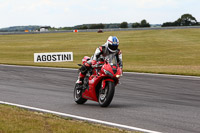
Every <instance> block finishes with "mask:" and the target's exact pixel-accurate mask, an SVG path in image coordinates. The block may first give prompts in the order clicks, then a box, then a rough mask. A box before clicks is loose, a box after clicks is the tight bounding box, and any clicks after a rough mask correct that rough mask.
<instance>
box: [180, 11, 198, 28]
mask: <svg viewBox="0 0 200 133" xmlns="http://www.w3.org/2000/svg"><path fill="white" fill-rule="evenodd" d="M180 21H181V25H183V26H191V25H196V24H197V20H196V18H195V17H193V16H192V15H191V14H183V15H182V16H181V18H180Z"/></svg>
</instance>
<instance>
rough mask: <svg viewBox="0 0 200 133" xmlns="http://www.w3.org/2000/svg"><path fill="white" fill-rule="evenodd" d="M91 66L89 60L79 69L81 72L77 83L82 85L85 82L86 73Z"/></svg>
mask: <svg viewBox="0 0 200 133" xmlns="http://www.w3.org/2000/svg"><path fill="white" fill-rule="evenodd" d="M90 67H91V63H90V62H89V61H88V62H86V63H85V64H83V65H82V67H81V68H80V69H79V70H80V73H79V77H78V80H77V83H79V84H80V85H82V84H83V81H84V78H85V75H86V73H87V71H88V70H89V68H90Z"/></svg>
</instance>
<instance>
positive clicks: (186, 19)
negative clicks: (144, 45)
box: [74, 14, 200, 29]
mask: <svg viewBox="0 0 200 133" xmlns="http://www.w3.org/2000/svg"><path fill="white" fill-rule="evenodd" d="M197 25H200V23H199V22H198V21H197V20H196V18H195V17H193V16H192V15H191V14H183V15H182V16H181V17H180V18H178V19H177V20H176V21H174V22H165V23H163V24H161V26H162V27H168V26H197ZM150 26H151V25H150V24H149V23H148V22H147V20H145V19H143V20H141V22H135V23H128V22H126V21H124V22H122V23H115V24H102V23H100V24H85V25H79V26H75V27H74V28H76V29H104V28H105V29H108V28H142V27H150Z"/></svg>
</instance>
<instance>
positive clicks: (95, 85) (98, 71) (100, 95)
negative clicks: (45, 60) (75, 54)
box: [74, 56, 122, 107]
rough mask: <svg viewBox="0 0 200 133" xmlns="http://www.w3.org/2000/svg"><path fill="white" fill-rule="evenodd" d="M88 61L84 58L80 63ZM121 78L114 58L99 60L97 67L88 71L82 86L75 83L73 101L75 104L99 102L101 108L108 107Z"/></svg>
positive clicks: (120, 70)
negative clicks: (88, 101) (89, 101)
mask: <svg viewBox="0 0 200 133" xmlns="http://www.w3.org/2000/svg"><path fill="white" fill-rule="evenodd" d="M88 59H89V58H88V57H87V56H85V57H84V58H83V60H82V63H83V64H84V63H85V61H87V60H88ZM78 65H79V66H82V65H81V64H78ZM121 76H122V69H121V68H120V67H119V65H118V64H117V59H116V58H115V57H114V58H107V59H105V60H102V59H101V60H100V61H98V62H97V65H95V66H93V67H92V68H91V70H88V72H87V74H86V77H85V78H84V82H83V85H82V86H80V85H79V84H78V83H76V85H75V88H74V101H75V102H76V103H77V104H84V103H85V102H86V101H87V100H92V101H96V102H99V104H100V106H101V107H107V106H109V104H110V103H111V101H112V99H113V96H114V93H115V86H116V85H117V84H118V83H119V78H120V77H121Z"/></svg>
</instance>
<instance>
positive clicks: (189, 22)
mask: <svg viewBox="0 0 200 133" xmlns="http://www.w3.org/2000/svg"><path fill="white" fill-rule="evenodd" d="M198 25H200V23H199V22H198V21H197V20H196V18H195V17H193V16H192V15H191V14H183V15H182V16H181V17H180V18H178V19H177V20H176V21H174V22H166V23H163V24H162V27H168V26H198Z"/></svg>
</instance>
